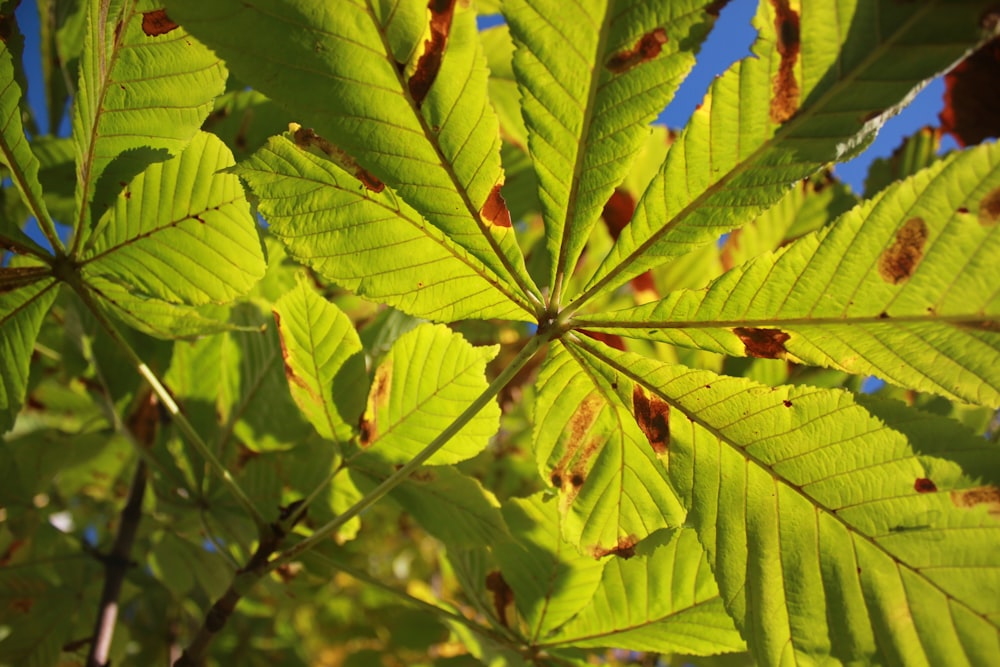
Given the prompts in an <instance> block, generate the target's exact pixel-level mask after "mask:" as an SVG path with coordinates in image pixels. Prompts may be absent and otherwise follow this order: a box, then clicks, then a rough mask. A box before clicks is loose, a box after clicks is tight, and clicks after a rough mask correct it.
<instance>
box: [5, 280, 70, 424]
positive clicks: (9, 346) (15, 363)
mask: <svg viewBox="0 0 1000 667" xmlns="http://www.w3.org/2000/svg"><path fill="white" fill-rule="evenodd" d="M15 271H17V269H11V268H0V279H4V278H7V277H8V276H10V274H11V273H12V272H15ZM58 293H59V290H58V289H57V284H56V282H55V281H54V280H52V279H51V278H44V277H35V278H34V279H32V280H31V281H30V282H27V283H24V284H21V285H17V286H15V287H8V286H7V285H4V284H3V283H2V282H0V358H2V359H3V372H2V373H0V433H5V432H6V431H7V430H8V429H9V428H10V427H11V426H12V425H13V424H14V416H15V415H16V414H17V411H18V410H19V409H20V407H21V402H22V401H23V400H24V392H25V390H26V389H27V386H28V366H29V364H30V362H31V352H32V350H33V349H34V346H35V339H36V338H37V337H38V330H39V329H40V328H41V326H42V318H43V317H44V316H45V313H46V312H47V311H48V309H49V306H51V305H52V302H53V301H54V300H55V298H56V295H57V294H58Z"/></svg>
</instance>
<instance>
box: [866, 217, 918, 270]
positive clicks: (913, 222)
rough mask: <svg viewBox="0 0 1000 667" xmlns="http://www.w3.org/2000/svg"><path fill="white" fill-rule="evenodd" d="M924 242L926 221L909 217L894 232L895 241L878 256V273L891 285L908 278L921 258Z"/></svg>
mask: <svg viewBox="0 0 1000 667" xmlns="http://www.w3.org/2000/svg"><path fill="white" fill-rule="evenodd" d="M926 244H927V223H925V222H924V221H923V220H922V219H921V218H910V219H909V220H907V221H906V223H905V224H904V225H903V226H902V227H901V228H900V229H899V231H898V232H896V241H895V242H894V243H893V244H892V245H891V246H889V248H888V249H887V250H886V251H885V252H883V253H882V256H881V257H879V259H878V272H879V275H881V276H882V278H883V279H884V280H885V281H886V282H887V283H892V284H893V285H898V284H899V283H901V282H903V281H905V280H908V279H909V277H910V276H912V275H913V272H914V271H916V270H917V265H918V264H919V263H920V260H921V259H923V256H924V245H926Z"/></svg>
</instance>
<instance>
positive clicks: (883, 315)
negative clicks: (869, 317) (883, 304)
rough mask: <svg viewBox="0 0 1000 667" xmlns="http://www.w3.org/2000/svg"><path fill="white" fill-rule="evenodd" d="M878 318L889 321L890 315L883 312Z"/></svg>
mask: <svg viewBox="0 0 1000 667" xmlns="http://www.w3.org/2000/svg"><path fill="white" fill-rule="evenodd" d="M878 318H879V319H880V320H887V319H889V313H887V312H885V311H884V310H883V311H882V312H881V313H879V314H878Z"/></svg>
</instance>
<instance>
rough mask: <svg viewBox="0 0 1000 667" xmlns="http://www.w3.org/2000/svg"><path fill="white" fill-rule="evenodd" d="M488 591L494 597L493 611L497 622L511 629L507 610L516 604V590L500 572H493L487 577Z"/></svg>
mask: <svg viewBox="0 0 1000 667" xmlns="http://www.w3.org/2000/svg"><path fill="white" fill-rule="evenodd" d="M486 590H488V591H489V592H490V593H491V594H492V596H493V609H494V611H495V612H496V615H497V620H498V621H500V623H501V624H502V625H503V626H504V627H505V628H509V627H510V619H508V618H507V610H508V609H509V608H510V607H511V606H512V605H513V604H514V590H513V589H512V588H511V587H510V585H509V584H508V583H507V581H506V580H505V579H504V578H503V574H501V573H500V570H493V571H492V572H490V573H489V574H487V575H486Z"/></svg>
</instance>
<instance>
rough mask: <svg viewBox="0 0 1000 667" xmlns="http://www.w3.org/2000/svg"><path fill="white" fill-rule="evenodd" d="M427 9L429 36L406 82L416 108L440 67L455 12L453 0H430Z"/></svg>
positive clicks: (424, 96)
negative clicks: (428, 12)
mask: <svg viewBox="0 0 1000 667" xmlns="http://www.w3.org/2000/svg"><path fill="white" fill-rule="evenodd" d="M427 9H428V10H430V13H431V26H430V31H431V38H430V39H428V40H424V52H423V53H422V54H421V55H420V58H419V60H417V67H416V69H415V70H414V71H413V74H411V75H410V80H409V81H408V82H407V87H408V88H409V89H410V97H412V98H413V101H414V103H415V104H416V105H417V107H418V108H419V107H420V105H421V104H423V101H424V98H426V97H427V93H428V92H430V89H431V86H432V85H433V84H434V79H436V78H437V75H438V71H440V69H441V62H442V61H443V60H444V50H445V47H446V46H447V44H448V33H449V32H451V19H452V16H453V15H454V14H455V0H430V2H428V3H427Z"/></svg>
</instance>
